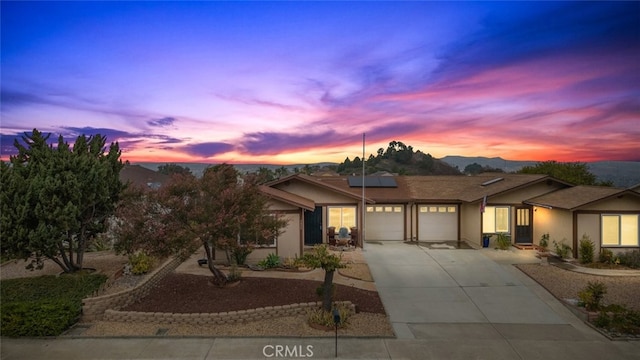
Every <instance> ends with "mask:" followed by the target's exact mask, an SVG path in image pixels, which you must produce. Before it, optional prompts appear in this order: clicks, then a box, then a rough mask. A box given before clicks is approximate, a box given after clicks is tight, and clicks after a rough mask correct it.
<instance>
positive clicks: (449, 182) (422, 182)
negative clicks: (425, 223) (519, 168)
mask: <svg viewBox="0 0 640 360" xmlns="http://www.w3.org/2000/svg"><path fill="white" fill-rule="evenodd" d="M394 178H395V180H396V183H397V185H398V186H397V187H395V188H378V187H368V188H366V189H365V197H366V198H367V199H369V200H371V201H369V200H367V201H368V202H377V203H384V202H386V203H402V202H412V201H424V202H448V203H456V202H475V201H480V200H482V198H483V197H484V196H485V195H486V196H494V195H499V194H504V193H508V192H510V191H514V190H518V189H521V188H523V187H526V186H530V185H533V184H536V183H539V182H542V181H554V182H558V183H561V184H565V185H567V186H568V184H566V183H564V182H561V181H558V180H555V179H553V178H551V177H549V176H547V175H535V174H534V175H532V174H503V173H494V174H490V173H485V174H480V175H475V176H456V175H441V176H438V175H427V176H395V177H394ZM292 179H300V180H302V181H305V182H308V183H312V184H315V185H318V186H322V187H325V188H328V189H331V190H334V191H337V192H340V193H343V194H350V196H351V197H354V198H361V196H362V188H361V187H350V186H349V183H348V177H347V176H322V177H314V176H308V175H304V174H295V175H291V176H288V177H286V178H283V179H280V180H276V181H274V182H272V183H270V184H268V185H269V186H272V185H274V184H278V183H281V182H285V181H290V180H292ZM483 184H485V185H483Z"/></svg>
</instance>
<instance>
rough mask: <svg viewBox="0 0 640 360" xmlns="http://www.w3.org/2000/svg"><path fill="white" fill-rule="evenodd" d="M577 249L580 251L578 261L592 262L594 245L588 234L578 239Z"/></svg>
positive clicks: (582, 262)
mask: <svg viewBox="0 0 640 360" xmlns="http://www.w3.org/2000/svg"><path fill="white" fill-rule="evenodd" d="M578 251H579V253H580V263H581V264H590V263H592V262H593V254H594V252H595V245H594V244H593V241H591V238H590V237H589V235H587V234H584V235H582V239H580V244H579V245H578Z"/></svg>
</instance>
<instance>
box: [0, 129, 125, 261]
mask: <svg viewBox="0 0 640 360" xmlns="http://www.w3.org/2000/svg"><path fill="white" fill-rule="evenodd" d="M50 135H51V134H47V135H43V134H42V133H41V132H39V131H38V130H37V129H34V130H33V132H32V133H31V134H30V135H29V134H25V136H23V137H22V139H23V141H24V143H25V144H26V146H24V145H22V144H20V142H18V141H17V140H16V141H15V142H14V145H15V147H16V148H17V149H18V155H16V156H12V157H11V158H10V163H11V165H10V166H9V165H8V164H4V163H3V165H2V189H1V190H0V200H1V205H0V206H1V210H2V216H1V224H2V233H3V236H2V237H3V239H2V252H3V254H5V255H7V256H11V257H20V258H24V259H25V260H27V259H32V261H31V263H30V264H29V265H28V266H27V267H28V268H31V269H39V268H42V266H43V265H44V264H43V261H44V259H50V260H52V261H53V262H55V263H56V264H58V265H59V266H60V267H61V268H62V270H63V271H65V272H74V271H78V270H80V269H82V263H83V258H84V251H85V249H86V248H87V246H88V245H89V242H90V241H91V240H92V239H93V237H94V236H95V235H97V234H99V233H101V232H103V231H104V230H105V225H106V220H107V219H108V218H109V217H110V216H111V215H112V214H113V213H114V210H115V204H116V202H117V201H118V197H119V195H120V192H121V191H122V189H123V188H124V186H123V184H122V183H121V182H120V179H119V173H120V169H122V167H123V165H122V162H121V161H120V159H119V158H120V149H119V147H118V144H117V143H112V144H111V146H110V148H109V152H108V153H106V154H105V149H104V146H105V143H106V138H105V137H103V136H101V135H95V136H90V137H86V136H85V135H81V136H79V137H78V138H77V139H76V141H75V143H74V145H73V148H71V147H70V146H69V144H68V143H66V142H65V141H64V139H63V137H62V136H61V135H60V136H59V137H58V143H57V146H56V147H54V146H52V145H49V144H48V143H47V140H48V139H49V137H50Z"/></svg>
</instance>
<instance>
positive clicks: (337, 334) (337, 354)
mask: <svg viewBox="0 0 640 360" xmlns="http://www.w3.org/2000/svg"><path fill="white" fill-rule="evenodd" d="M336 357H338V323H336Z"/></svg>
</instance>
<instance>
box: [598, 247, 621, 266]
mask: <svg viewBox="0 0 640 360" xmlns="http://www.w3.org/2000/svg"><path fill="white" fill-rule="evenodd" d="M599 260H600V262H601V263H603V264H616V263H617V262H618V257H617V256H615V255H614V254H613V251H611V250H609V249H601V250H600V259H599Z"/></svg>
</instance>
